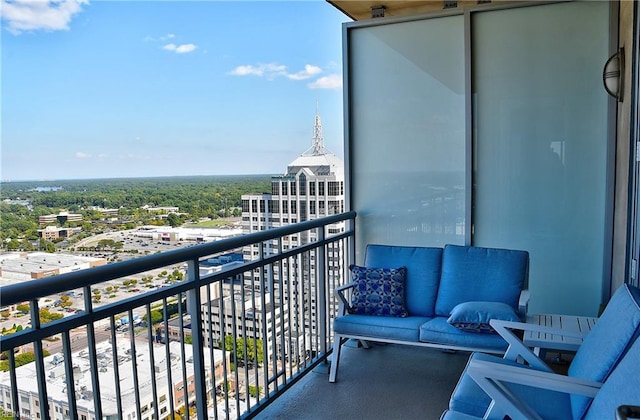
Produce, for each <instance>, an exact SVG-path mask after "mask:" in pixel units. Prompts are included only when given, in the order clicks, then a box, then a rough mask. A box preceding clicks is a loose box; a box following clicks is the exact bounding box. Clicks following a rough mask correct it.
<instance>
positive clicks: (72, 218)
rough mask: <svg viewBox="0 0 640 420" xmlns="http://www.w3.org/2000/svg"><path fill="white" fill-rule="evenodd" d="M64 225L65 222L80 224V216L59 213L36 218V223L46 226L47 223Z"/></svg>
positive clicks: (63, 212) (64, 212)
mask: <svg viewBox="0 0 640 420" xmlns="http://www.w3.org/2000/svg"><path fill="white" fill-rule="evenodd" d="M56 222H57V223H59V224H64V223H66V222H82V215H81V214H75V213H69V212H66V211H61V212H60V213H58V214H47V215H44V216H40V217H38V223H40V224H41V225H46V224H48V223H56Z"/></svg>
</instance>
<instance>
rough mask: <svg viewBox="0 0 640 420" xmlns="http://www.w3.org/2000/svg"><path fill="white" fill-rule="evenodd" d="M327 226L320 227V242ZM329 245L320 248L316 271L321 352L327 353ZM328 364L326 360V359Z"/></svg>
mask: <svg viewBox="0 0 640 420" xmlns="http://www.w3.org/2000/svg"><path fill="white" fill-rule="evenodd" d="M325 235H326V233H325V226H321V227H319V228H318V242H319V243H323V242H324V239H325ZM326 249H327V245H326V244H324V245H322V246H320V247H319V248H318V255H317V256H316V272H317V273H318V275H317V279H318V310H319V311H320V313H319V315H318V323H319V325H318V331H319V334H320V349H319V350H320V354H322V355H325V354H327V339H328V337H327V331H328V329H327V323H328V322H329V319H328V317H327V312H328V310H327V302H328V300H327V279H328V278H327V272H326V258H327V251H326ZM325 364H326V361H325Z"/></svg>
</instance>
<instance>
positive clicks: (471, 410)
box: [449, 353, 523, 417]
mask: <svg viewBox="0 0 640 420" xmlns="http://www.w3.org/2000/svg"><path fill="white" fill-rule="evenodd" d="M472 360H484V361H490V362H495V363H501V364H505V365H510V366H513V365H516V362H512V361H510V360H505V359H503V358H501V357H498V356H492V355H490V354H486V353H473V354H472V355H471V357H469V361H468V362H467V366H466V367H465V368H464V370H463V371H462V375H460V379H459V380H458V384H457V385H456V387H455V388H454V389H453V392H452V393H451V399H450V400H449V409H450V410H454V411H457V412H460V413H465V414H469V415H471V416H476V417H482V416H484V413H485V411H487V408H488V407H489V404H490V403H491V398H489V395H487V393H486V392H484V391H483V390H482V388H480V385H478V384H477V383H476V381H474V380H473V379H472V378H471V376H469V375H467V367H468V366H469V363H471V361H472ZM517 366H523V365H521V364H517Z"/></svg>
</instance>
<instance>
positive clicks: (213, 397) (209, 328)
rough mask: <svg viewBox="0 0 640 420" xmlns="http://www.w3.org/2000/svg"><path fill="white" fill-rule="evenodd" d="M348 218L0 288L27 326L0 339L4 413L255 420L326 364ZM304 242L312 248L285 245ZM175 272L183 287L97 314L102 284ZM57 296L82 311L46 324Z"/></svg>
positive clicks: (3, 301) (347, 245) (0, 301)
mask: <svg viewBox="0 0 640 420" xmlns="http://www.w3.org/2000/svg"><path fill="white" fill-rule="evenodd" d="M354 221H355V213H353V212H351V213H343V214H339V215H334V216H330V217H326V218H322V219H317V220H311V221H307V222H303V223H298V224H295V225H290V226H286V227H281V228H277V229H272V230H269V231H264V232H259V233H255V234H250V235H245V236H241V237H236V238H231V239H227V240H222V241H217V242H213V243H209V244H203V245H198V246H193V247H189V248H185V249H180V250H175V251H169V252H164V253H159V254H155V255H153V256H147V257H143V258H139V259H135V260H130V261H125V262H120V263H114V264H110V265H105V266H100V267H96V268H92V269H87V270H80V271H76V272H72V273H67V274H61V275H58V276H53V277H48V278H45V279H39V280H31V281H29V282H24V283H21V284H14V285H10V286H6V287H3V289H2V294H1V296H0V305H1V306H2V307H10V308H16V306H17V305H20V304H24V303H28V304H29V311H30V320H31V326H32V327H31V328H26V329H24V330H22V331H19V332H15V333H13V334H9V335H5V336H3V337H2V338H1V341H0V346H1V348H2V351H3V352H4V355H5V358H6V360H4V361H3V363H5V365H4V367H5V370H6V371H3V372H1V373H0V387H1V388H2V389H1V390H0V404H1V407H2V409H3V410H4V412H5V413H8V414H10V413H13V416H14V418H43V419H47V418H72V419H84V420H86V419H94V418H102V419H116V418H137V419H147V418H149V419H150V418H167V417H169V416H170V415H171V414H172V413H179V414H180V415H181V416H182V417H183V418H198V419H206V418H240V417H247V416H248V417H251V416H254V415H256V414H258V413H259V412H260V411H261V410H262V408H263V407H264V406H266V405H267V404H268V403H270V402H271V401H272V400H273V399H274V398H276V397H277V396H279V395H281V394H283V393H284V392H285V391H286V390H288V389H289V388H290V387H291V386H292V385H293V384H294V383H296V382H297V381H298V380H299V379H300V378H302V377H303V376H304V375H305V374H306V373H308V372H311V371H312V370H313V369H314V368H316V369H322V367H323V366H324V364H325V363H326V362H325V360H326V357H327V355H328V353H329V352H330V345H331V336H332V333H331V325H332V324H331V322H330V319H331V318H332V316H333V313H334V312H335V308H337V305H336V304H335V302H334V300H333V297H332V293H331V291H332V289H333V288H335V287H336V286H339V285H341V284H344V282H345V278H346V276H345V274H346V270H347V267H348V262H349V261H351V259H352V258H353V253H354V251H353V249H354V248H353V247H354V244H353V236H354V229H353V226H354ZM336 228H337V229H336ZM336 231H337V232H338V233H329V232H336ZM303 234H305V235H306V234H308V236H309V237H312V238H317V239H316V240H314V241H312V242H309V243H306V244H303V245H300V246H298V247H292V248H286V247H285V246H284V245H283V243H284V241H285V239H286V238H287V237H288V236H291V235H303ZM254 245H258V249H259V250H260V252H259V257H258V258H257V259H254V260H252V261H245V262H242V263H236V264H230V265H229V266H228V267H227V268H226V269H222V270H221V271H218V272H214V273H210V274H203V275H201V274H200V264H201V262H202V261H204V260H207V259H209V258H211V257H213V256H217V255H221V254H225V253H228V252H230V251H238V250H240V249H242V248H243V247H249V246H254ZM185 264H186V267H187V270H186V271H187V276H186V279H185V280H183V281H179V282H176V283H173V284H170V285H166V286H164V287H160V288H153V289H150V291H148V292H146V293H140V294H136V295H135V296H132V297H126V295H125V294H124V293H123V297H124V298H122V299H120V300H119V299H116V300H115V301H112V302H109V303H101V301H102V299H101V297H100V296H101V294H102V293H103V292H104V291H105V290H107V288H108V287H109V285H113V284H114V283H122V282H123V281H126V280H127V279H130V278H132V277H135V276H138V277H139V276H141V275H142V276H144V275H146V273H149V272H153V271H154V270H155V271H157V270H171V269H173V268H174V267H176V266H184V265H185ZM203 271H204V270H203ZM129 284H130V283H129ZM109 290H113V286H111V288H110V289H109ZM62 295H74V296H81V299H80V301H81V304H82V309H81V310H79V311H77V312H64V314H65V315H66V316H64V317H62V318H61V319H57V320H53V321H49V318H50V313H51V312H56V311H55V310H54V309H53V308H52V309H48V308H45V303H46V302H47V301H48V300H49V301H51V300H53V299H56V298H57V296H62ZM196 326H199V327H196ZM347 374H348V371H347V370H346V369H345V378H346V377H347ZM311 376H312V377H313V376H316V375H311ZM321 377H322V380H321V382H326V383H327V384H328V378H327V376H326V375H321ZM346 384H348V382H347V381H345V385H346ZM334 389H336V388H334ZM45 402H46V403H45Z"/></svg>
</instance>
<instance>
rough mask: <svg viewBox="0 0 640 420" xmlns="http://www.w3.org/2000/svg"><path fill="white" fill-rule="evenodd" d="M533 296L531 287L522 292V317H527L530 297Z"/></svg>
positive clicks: (520, 303)
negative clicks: (530, 290)
mask: <svg viewBox="0 0 640 420" xmlns="http://www.w3.org/2000/svg"><path fill="white" fill-rule="evenodd" d="M530 298H531V292H529V289H523V290H522V291H521V292H520V299H519V300H518V315H520V317H521V318H522V319H527V312H528V311H529V299H530Z"/></svg>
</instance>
